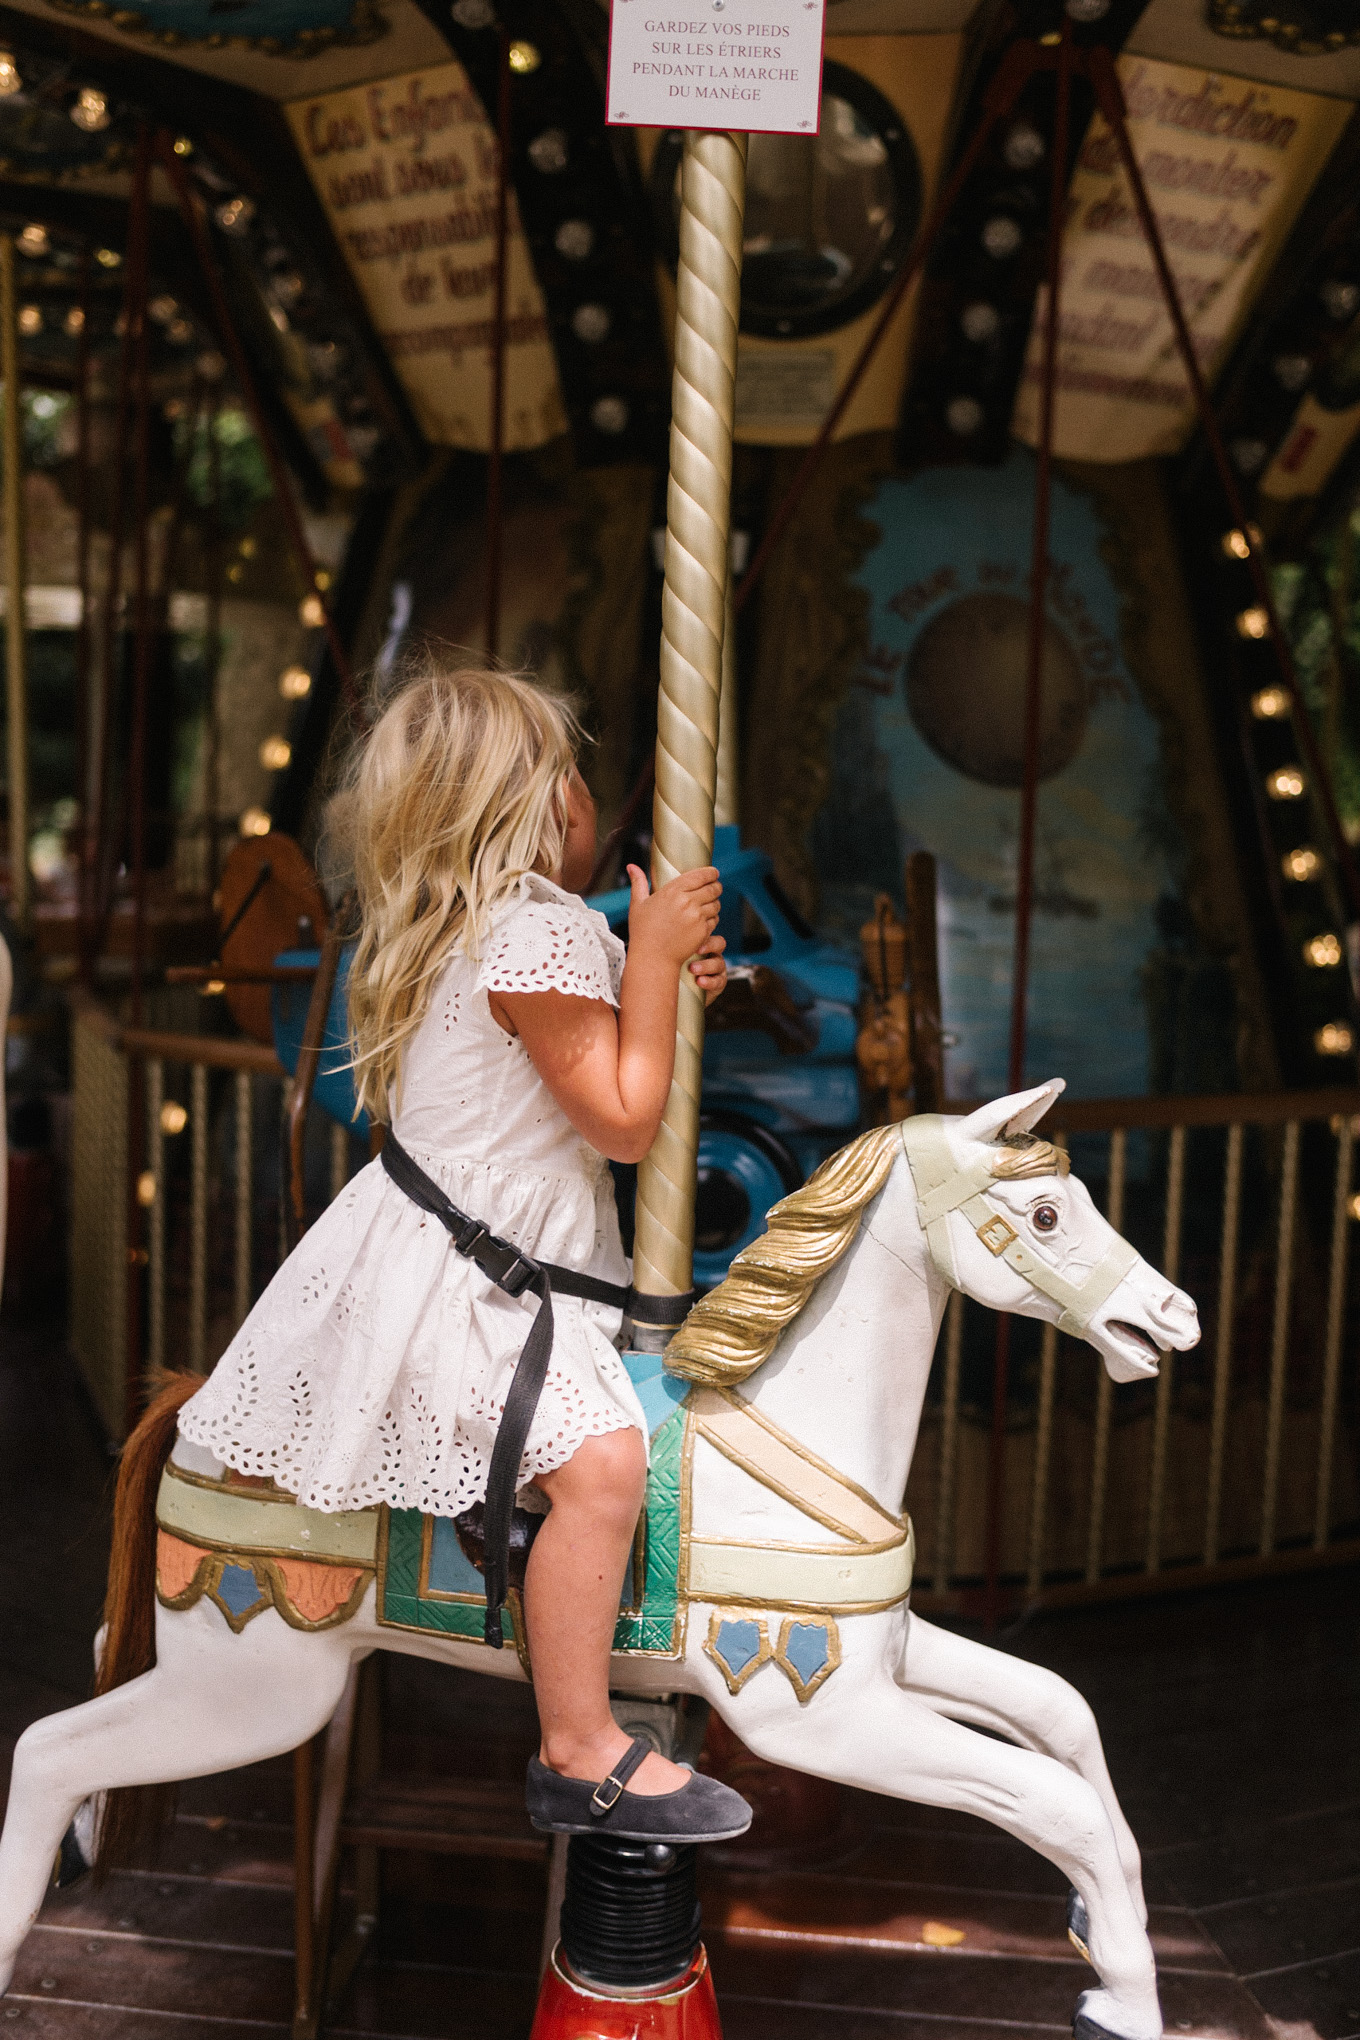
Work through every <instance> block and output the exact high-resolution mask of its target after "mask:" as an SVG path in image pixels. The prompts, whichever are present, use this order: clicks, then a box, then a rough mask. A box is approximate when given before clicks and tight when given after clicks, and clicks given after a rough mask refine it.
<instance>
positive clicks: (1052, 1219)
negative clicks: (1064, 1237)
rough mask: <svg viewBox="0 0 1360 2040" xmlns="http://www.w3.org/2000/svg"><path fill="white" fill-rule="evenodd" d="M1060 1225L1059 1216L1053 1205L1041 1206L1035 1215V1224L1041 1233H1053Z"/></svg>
mask: <svg viewBox="0 0 1360 2040" xmlns="http://www.w3.org/2000/svg"><path fill="white" fill-rule="evenodd" d="M1057 1223H1058V1214H1057V1212H1056V1211H1055V1210H1054V1209H1053V1206H1052V1205H1051V1204H1040V1205H1039V1206H1037V1208H1036V1210H1035V1213H1034V1224H1035V1227H1036V1229H1037V1230H1038V1231H1039V1232H1052V1230H1053V1228H1054V1226H1055V1225H1056V1224H1057Z"/></svg>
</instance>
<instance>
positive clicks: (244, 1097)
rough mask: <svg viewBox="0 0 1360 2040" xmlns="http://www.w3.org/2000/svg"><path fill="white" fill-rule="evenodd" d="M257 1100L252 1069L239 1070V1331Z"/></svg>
mask: <svg viewBox="0 0 1360 2040" xmlns="http://www.w3.org/2000/svg"><path fill="white" fill-rule="evenodd" d="M253 1103H254V1098H253V1093H252V1090H251V1075H250V1071H249V1070H238V1071H237V1072H236V1238H235V1246H236V1293H235V1296H234V1298H233V1311H232V1315H233V1318H234V1320H235V1322H234V1325H233V1330H234V1331H239V1330H240V1328H241V1326H242V1324H243V1323H244V1322H245V1319H246V1316H247V1314H248V1312H249V1310H250V1302H251V1296H250V1291H251V1281H250V1274H251V1265H250V1264H251V1246H252V1244H253V1240H252V1232H253V1226H254V1215H255V1204H254V1198H253V1196H252V1194H251V1193H252V1190H253V1187H254V1180H253V1179H254V1173H255V1154H254V1146H253V1139H254V1134H253V1129H252V1125H251V1118H252V1107H253Z"/></svg>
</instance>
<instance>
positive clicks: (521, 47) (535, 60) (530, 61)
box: [505, 42, 543, 78]
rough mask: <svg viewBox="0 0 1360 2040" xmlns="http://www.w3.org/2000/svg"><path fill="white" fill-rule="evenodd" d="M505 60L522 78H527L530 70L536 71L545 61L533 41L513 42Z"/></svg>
mask: <svg viewBox="0 0 1360 2040" xmlns="http://www.w3.org/2000/svg"><path fill="white" fill-rule="evenodd" d="M505 60H506V62H507V63H508V64H509V66H510V69H511V70H512V71H515V72H517V73H518V74H519V76H520V77H521V78H527V77H528V75H529V73H530V71H536V70H537V69H538V67H539V65H540V64H541V63H542V62H543V59H542V57H541V56H540V55H539V53H538V51H537V50H536V49H535V47H534V45H533V44H532V43H531V42H512V43H511V45H510V47H509V49H508V50H507V51H506V53H505Z"/></svg>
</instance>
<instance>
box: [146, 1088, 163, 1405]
mask: <svg viewBox="0 0 1360 2040" xmlns="http://www.w3.org/2000/svg"><path fill="white" fill-rule="evenodd" d="M164 1103H165V1064H164V1063H163V1062H162V1061H161V1058H160V1057H159V1056H158V1055H153V1056H148V1057H147V1062H146V1160H147V1168H148V1170H149V1172H150V1176H151V1185H152V1190H153V1193H154V1195H153V1197H152V1201H151V1205H150V1207H149V1209H148V1211H147V1228H146V1233H147V1238H146V1255H147V1268H146V1289H147V1296H146V1364H147V1366H148V1367H149V1368H150V1369H151V1371H152V1373H155V1372H156V1371H157V1369H159V1368H161V1367H164V1365H165V1206H166V1195H165V1128H164V1127H163V1126H162V1125H161V1107H162V1106H163V1105H164Z"/></svg>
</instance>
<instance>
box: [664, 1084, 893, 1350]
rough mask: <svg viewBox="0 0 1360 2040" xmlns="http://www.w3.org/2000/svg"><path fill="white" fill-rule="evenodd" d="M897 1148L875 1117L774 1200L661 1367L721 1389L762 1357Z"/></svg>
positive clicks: (853, 1225)
mask: <svg viewBox="0 0 1360 2040" xmlns="http://www.w3.org/2000/svg"><path fill="white" fill-rule="evenodd" d="M901 1152H902V1129H901V1127H900V1126H899V1125H891V1126H875V1127H873V1128H872V1129H871V1130H870V1131H869V1132H868V1133H862V1134H861V1135H860V1136H859V1138H858V1140H852V1141H851V1142H850V1145H849V1146H848V1147H843V1148H841V1149H840V1151H839V1153H837V1154H834V1155H832V1157H831V1159H830V1160H829V1161H826V1162H823V1163H822V1166H821V1168H820V1169H818V1170H817V1171H816V1173H815V1174H814V1175H812V1176H809V1178H808V1180H807V1182H806V1183H804V1185H803V1187H802V1189H801V1190H795V1191H793V1193H792V1194H791V1195H790V1196H788V1197H785V1198H783V1199H782V1200H781V1202H780V1203H778V1204H776V1205H775V1206H774V1207H773V1208H772V1209H771V1211H770V1214H769V1218H768V1221H767V1224H768V1230H767V1231H766V1232H763V1233H762V1234H761V1236H760V1238H759V1239H758V1240H752V1242H751V1244H750V1246H749V1247H744V1248H743V1249H742V1251H741V1253H739V1254H738V1255H737V1257H736V1259H735V1260H734V1261H733V1263H732V1266H731V1268H730V1269H729V1270H728V1273H727V1278H726V1280H725V1281H723V1282H720V1283H719V1284H718V1287H717V1288H716V1289H713V1290H710V1292H709V1294H708V1295H707V1296H704V1297H701V1298H700V1300H699V1302H698V1303H696V1304H695V1306H694V1308H693V1310H692V1311H691V1312H690V1314H689V1316H688V1317H687V1318H686V1319H685V1322H684V1323H683V1324H682V1325H681V1327H680V1329H679V1331H678V1332H677V1333H676V1334H675V1337H674V1338H673V1339H672V1340H671V1342H670V1344H669V1346H667V1348H666V1372H667V1373H668V1374H681V1375H683V1376H684V1377H685V1379H686V1380H687V1381H699V1382H702V1383H703V1384H704V1386H705V1387H706V1388H728V1387H731V1386H732V1385H733V1384H734V1383H736V1382H738V1381H745V1379H746V1377H747V1375H748V1374H754V1373H755V1371H756V1369H757V1367H761V1366H763V1365H764V1363H765V1362H766V1361H767V1360H768V1359H769V1357H770V1355H771V1353H772V1352H773V1351H774V1347H775V1342H776V1340H777V1339H778V1338H779V1335H780V1333H781V1332H783V1331H785V1330H786V1329H787V1327H788V1326H789V1325H790V1324H792V1322H793V1320H794V1319H795V1318H796V1317H797V1315H798V1313H799V1311H800V1310H801V1309H802V1308H803V1305H804V1304H805V1303H806V1302H807V1300H808V1298H809V1296H811V1294H812V1292H813V1290H814V1289H815V1288H816V1286H817V1284H818V1283H819V1282H820V1281H821V1279H822V1277H823V1275H826V1274H828V1273H829V1272H830V1270H831V1269H832V1268H834V1267H835V1265H836V1263H837V1261H839V1260H840V1258H841V1255H842V1254H843V1253H844V1252H845V1250H846V1248H847V1247H848V1246H849V1245H850V1242H851V1241H852V1240H853V1239H854V1237H855V1234H856V1232H857V1231H858V1230H859V1222H860V1217H861V1215H862V1213H863V1211H864V1208H865V1206H866V1205H867V1204H868V1203H869V1202H870V1200H871V1199H872V1198H875V1197H877V1195H878V1193H879V1191H880V1190H881V1189H882V1188H883V1185H884V1184H885V1183H886V1182H887V1180H888V1176H889V1173H890V1172H891V1170H892V1166H893V1163H894V1162H895V1161H896V1160H897V1158H898V1156H899V1155H900V1154H901Z"/></svg>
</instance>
